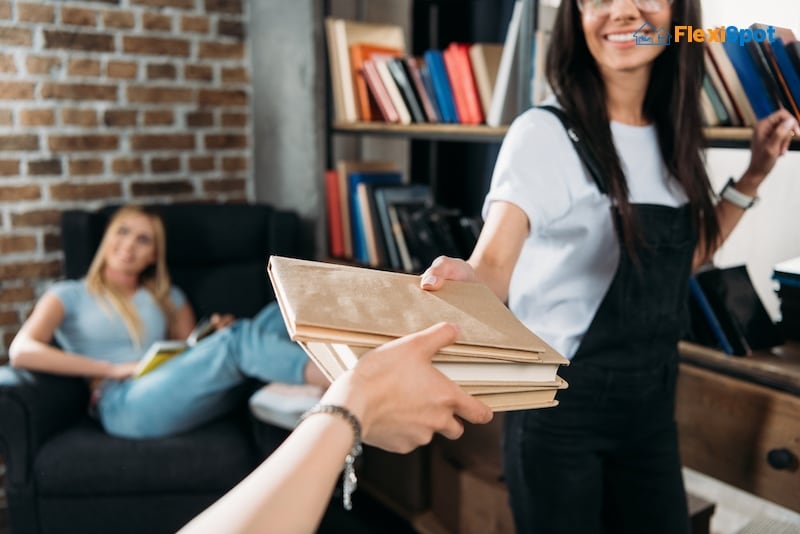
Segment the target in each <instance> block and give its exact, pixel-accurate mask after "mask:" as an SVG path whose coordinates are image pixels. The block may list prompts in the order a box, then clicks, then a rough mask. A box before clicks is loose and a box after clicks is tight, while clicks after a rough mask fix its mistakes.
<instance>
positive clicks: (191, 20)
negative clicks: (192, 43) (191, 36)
mask: <svg viewBox="0 0 800 534" xmlns="http://www.w3.org/2000/svg"><path fill="white" fill-rule="evenodd" d="M210 26H211V25H210V24H209V22H208V17H192V16H184V17H182V18H181V31H182V32H188V33H208V30H209V29H210Z"/></svg>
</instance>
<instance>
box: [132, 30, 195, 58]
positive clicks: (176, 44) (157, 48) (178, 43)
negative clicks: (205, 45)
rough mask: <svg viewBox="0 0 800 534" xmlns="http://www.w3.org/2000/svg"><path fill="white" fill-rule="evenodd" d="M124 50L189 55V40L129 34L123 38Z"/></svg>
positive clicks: (153, 53)
mask: <svg viewBox="0 0 800 534" xmlns="http://www.w3.org/2000/svg"><path fill="white" fill-rule="evenodd" d="M122 50H123V52H125V53H126V54H152V55H156V56H180V57H188V56H189V41H187V40H186V39H169V38H165V37H137V36H131V35H127V36H124V37H123V38H122Z"/></svg>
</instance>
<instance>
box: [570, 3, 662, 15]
mask: <svg viewBox="0 0 800 534" xmlns="http://www.w3.org/2000/svg"><path fill="white" fill-rule="evenodd" d="M615 1H616V0H577V2H578V10H579V11H580V12H581V13H584V14H586V15H593V16H595V17H597V16H604V15H608V14H609V13H611V6H612V5H613V4H614V2H615ZM625 1H632V2H633V4H634V5H635V6H636V8H637V9H638V10H639V11H641V12H642V13H658V12H659V11H661V10H662V9H666V7H667V6H669V5H670V4H672V0H625Z"/></svg>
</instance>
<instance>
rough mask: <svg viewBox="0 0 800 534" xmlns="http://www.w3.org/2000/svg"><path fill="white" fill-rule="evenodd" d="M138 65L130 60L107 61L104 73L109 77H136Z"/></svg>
mask: <svg viewBox="0 0 800 534" xmlns="http://www.w3.org/2000/svg"><path fill="white" fill-rule="evenodd" d="M137 69H138V66H137V65H136V63H134V62H132V61H109V62H108V66H106V74H107V75H108V77H109V78H126V79H133V78H136V71H137Z"/></svg>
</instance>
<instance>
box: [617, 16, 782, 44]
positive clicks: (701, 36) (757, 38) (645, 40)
mask: <svg viewBox="0 0 800 534" xmlns="http://www.w3.org/2000/svg"><path fill="white" fill-rule="evenodd" d="M633 38H634V39H636V44H637V45H640V46H669V45H670V44H672V43H673V41H674V42H675V43H683V42H686V43H714V42H717V43H724V42H734V43H738V44H739V46H744V45H746V44H747V43H751V42H755V43H763V42H764V41H768V42H770V43H774V42H775V27H774V26H765V27H763V28H742V29H739V28H737V27H736V26H717V27H716V28H708V29H703V28H695V27H694V26H680V25H676V26H675V28H673V32H672V33H670V32H669V30H667V29H666V28H665V27H664V26H661V27H659V28H656V27H655V26H653V25H652V24H650V23H649V22H645V23H644V24H642V25H641V26H640V27H639V29H638V30H636V31H635V32H634V33H633Z"/></svg>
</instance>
